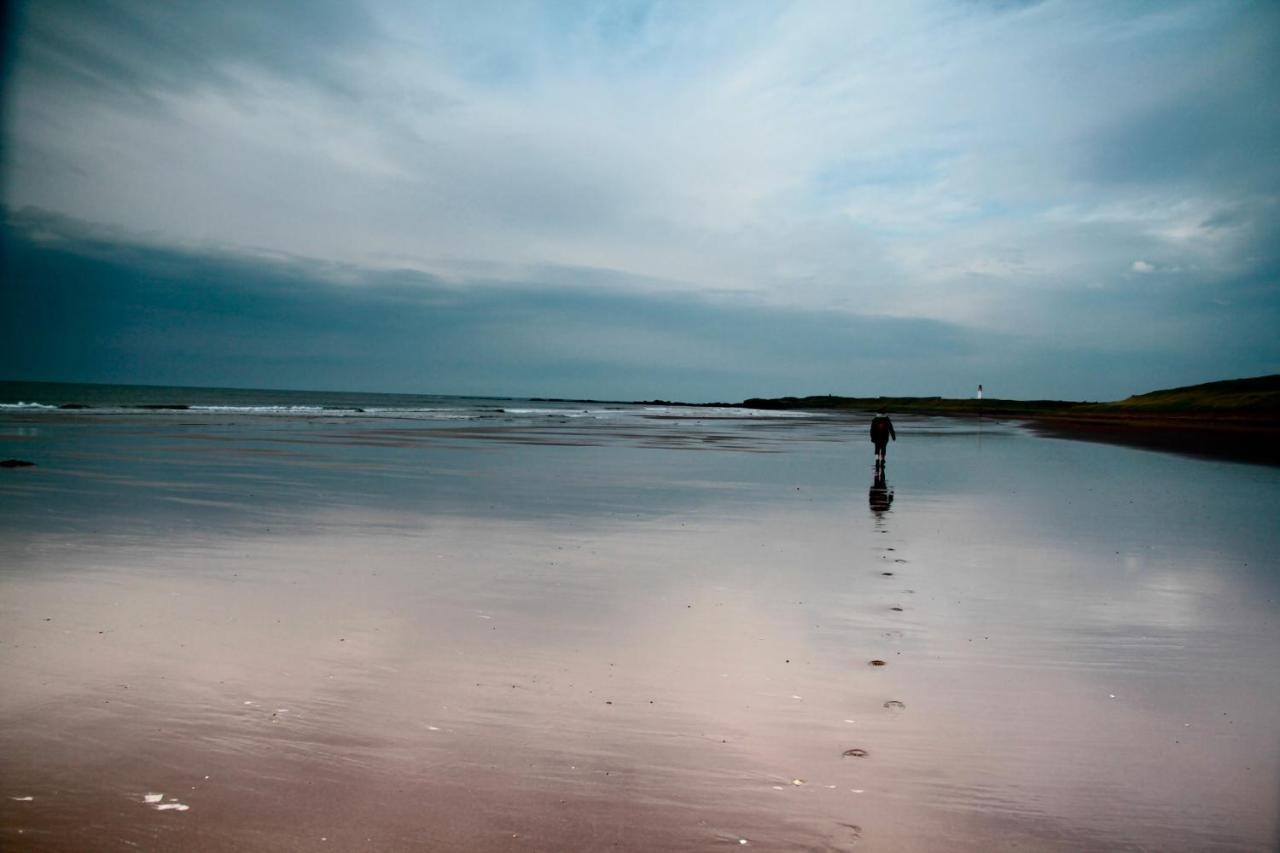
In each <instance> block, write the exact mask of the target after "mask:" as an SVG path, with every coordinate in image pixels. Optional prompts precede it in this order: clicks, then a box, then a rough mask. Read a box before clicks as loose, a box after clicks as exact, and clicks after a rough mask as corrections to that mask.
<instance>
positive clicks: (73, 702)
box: [0, 419, 1280, 850]
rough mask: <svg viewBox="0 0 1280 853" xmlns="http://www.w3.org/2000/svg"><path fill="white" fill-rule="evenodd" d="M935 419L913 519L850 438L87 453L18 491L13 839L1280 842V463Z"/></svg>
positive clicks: (903, 475) (12, 599) (163, 444)
mask: <svg viewBox="0 0 1280 853" xmlns="http://www.w3.org/2000/svg"><path fill="white" fill-rule="evenodd" d="M927 425H928V427H929V432H928V433H926V432H924V431H923V430H921V431H918V432H915V431H913V428H912V423H911V421H910V420H909V419H904V421H903V423H902V424H901V425H900V426H899V437H900V440H899V441H898V442H897V443H896V444H894V445H892V446H891V447H890V455H889V464H888V472H887V473H888V476H887V484H886V485H887V486H889V487H892V488H893V490H894V495H895V498H894V502H893V504H892V507H891V508H890V509H888V510H887V511H880V512H876V511H874V510H873V509H872V508H871V507H869V505H868V502H867V497H868V491H867V490H868V487H869V486H870V485H872V476H871V466H870V456H871V453H870V445H869V443H867V442H866V441H865V438H864V435H863V432H864V430H863V429H861V428H856V429H855V428H854V426H852V425H851V426H850V427H849V433H850V441H849V443H846V444H841V443H834V442H832V441H831V440H830V439H831V437H832V435H833V433H832V431H831V430H832V428H831V427H830V426H829V425H822V426H815V427H814V428H813V429H814V432H813V434H809V433H808V432H807V429H808V428H807V427H806V426H805V425H804V424H792V425H789V426H786V427H774V429H786V430H789V432H788V433H786V434H787V435H789V436H790V442H789V444H787V446H786V448H785V449H784V450H783V451H782V452H778V453H769V454H758V453H735V452H689V451H687V450H677V449H660V448H654V447H651V446H646V445H645V444H644V442H639V441H637V440H636V439H634V438H623V439H619V438H618V437H617V436H602V438H601V441H602V445H603V446H599V447H573V446H561V445H557V444H538V443H534V444H528V443H521V444H519V445H511V444H503V443H494V442H492V441H485V442H475V443H468V442H467V441H466V439H465V438H463V439H459V440H460V441H462V442H463V446H462V447H456V446H443V447H442V446H439V445H437V444H434V443H428V444H414V445H412V446H411V447H409V448H405V447H402V446H394V447H377V448H369V447H356V448H353V447H348V446H347V445H345V444H343V443H341V442H337V441H334V440H333V436H332V435H331V434H329V433H328V432H327V430H326V428H324V427H321V428H317V427H315V426H314V425H310V426H306V427H299V428H297V429H295V430H293V431H292V432H290V433H288V435H289V437H290V439H296V443H297V445H298V448H291V449H290V450H289V455H286V456H285V457H283V461H277V458H276V457H273V456H263V455H262V454H259V453H253V452H249V453H244V452H241V451H253V450H256V449H260V448H261V447H262V446H263V444H264V441H266V440H268V439H270V440H272V441H274V439H277V438H280V437H281V435H280V434H279V433H274V432H273V433H272V434H270V435H267V436H264V435H263V434H262V433H261V432H257V431H255V429H254V428H253V427H252V426H248V425H246V426H241V427H237V428H235V429H228V430H225V431H224V432H223V434H222V440H221V441H220V443H221V444H223V445H225V446H226V447H227V448H228V452H227V453H220V454H216V458H215V459H213V460H210V459H209V458H203V459H201V458H199V457H198V454H195V453H193V451H192V450H191V449H190V448H191V446H192V443H191V442H188V441H185V440H181V439H182V437H181V435H180V434H179V435H177V436H176V437H177V438H178V439H179V440H177V441H174V440H173V439H174V438H175V436H174V435H172V434H166V435H164V436H163V437H162V436H157V435H155V434H154V432H148V431H147V430H144V429H136V430H134V431H130V430H125V431H123V432H120V433H106V432H101V431H94V429H81V430H80V431H76V430H73V429H69V428H68V429H67V431H65V432H62V433H61V434H60V435H59V436H55V437H53V438H50V439H48V440H47V441H46V443H45V444H44V445H43V447H37V449H41V450H43V451H44V452H45V453H46V456H45V457H43V458H45V459H46V460H48V461H47V463H46V464H42V467H41V468H39V469H36V470H35V471H34V472H30V473H37V474H38V475H39V476H40V477H41V478H43V479H35V478H30V479H28V480H27V481H26V482H25V483H21V482H20V481H18V480H16V478H8V482H6V483H5V485H4V487H3V490H0V502H3V507H4V509H5V510H6V513H5V517H6V518H7V519H8V521H6V522H3V523H2V525H3V528H4V538H3V545H2V546H0V547H3V551H4V555H5V558H4V560H3V562H4V564H5V568H4V570H3V574H2V575H0V591H2V593H3V594H2V595H0V608H3V611H2V613H0V616H2V617H3V618H0V626H2V627H0V641H2V645H0V677H3V678H4V683H5V684H6V690H5V691H4V693H3V695H0V719H3V721H4V725H3V727H0V731H2V732H3V734H0V755H3V756H4V758H3V759H0V777H3V778H4V779H5V780H6V785H7V786H9V787H11V788H12V789H13V790H6V791H4V792H0V793H4V794H6V795H10V794H12V795H32V796H33V797H34V798H35V799H34V800H33V801H32V802H17V801H11V800H8V799H5V800H4V801H2V802H0V818H2V819H3V826H4V833H5V835H4V837H5V840H6V845H7V846H8V845H9V844H10V843H15V844H22V843H34V842H29V841H23V840H22V839H23V838H30V837H38V838H39V845H40V846H42V847H43V848H47V849H76V848H77V847H83V846H84V844H85V843H88V842H89V841H90V840H91V839H90V837H89V836H88V835H85V834H84V833H85V832H88V831H89V830H86V829H85V828H84V827H86V826H89V825H92V826H94V827H96V829H95V830H93V831H94V832H108V833H111V834H112V835H111V837H118V838H121V839H128V840H131V841H133V842H134V843H139V844H142V845H143V846H146V847H150V848H152V849H211V850H219V849H232V848H234V847H236V846H237V845H239V846H241V847H243V846H245V845H249V846H255V845H257V846H262V845H267V846H271V847H272V848H274V849H302V848H304V847H305V848H308V849H310V848H311V847H312V846H313V845H314V843H315V841H316V838H318V837H319V836H321V835H323V836H325V837H327V838H329V839H330V841H331V843H335V844H338V845H340V846H341V847H342V848H343V849H346V848H349V847H353V846H357V845H360V844H364V845H365V846H367V845H368V843H369V842H366V839H373V841H372V843H373V844H374V846H376V847H379V848H380V849H397V848H403V847H412V846H414V845H426V846H431V845H433V844H434V845H435V846H443V847H455V848H460V847H470V848H472V849H501V848H506V847H508V846H513V845H514V844H515V842H514V841H513V839H512V836H513V835H519V836H520V838H521V839H522V844H523V846H525V847H531V848H533V849H548V850H549V849H566V848H574V847H577V848H598V847H600V846H606V845H611V844H614V843H615V842H616V843H618V845H619V846H620V847H622V848H624V849H654V848H656V847H665V848H673V849H705V848H706V847H707V846H710V845H714V844H717V843H734V844H736V843H737V839H739V838H744V837H745V838H748V839H750V840H751V841H752V843H754V844H757V845H762V846H766V847H774V846H776V847H806V848H811V849H828V848H829V849H845V848H847V847H848V845H849V844H850V843H851V842H853V841H854V840H858V843H859V844H860V845H861V846H863V847H866V848H869V849H893V850H897V849H939V848H940V847H946V848H947V849H971V850H982V849H991V848H992V847H993V846H1000V845H1004V846H1009V845H1012V844H1014V843H1018V844H1021V845H1023V846H1024V847H1032V848H1036V849H1064V850H1066V849H1073V850H1074V849H1081V848H1090V847H1123V846H1126V845H1134V846H1145V847H1151V848H1157V849H1166V850H1167V849H1185V850H1200V849H1212V848H1222V849H1250V848H1253V849H1256V848H1258V847H1264V846H1266V845H1267V844H1269V843H1271V842H1272V840H1273V839H1274V837H1275V831H1276V830H1275V821H1276V794H1277V779H1280V760H1278V754H1277V743H1276V741H1275V738H1274V733H1275V732H1276V731H1277V730H1280V703H1278V702H1277V701H1276V700H1277V699H1278V698H1280V676H1277V673H1276V671H1275V668H1274V666H1273V664H1272V658H1273V656H1274V653H1275V650H1276V649H1277V648H1280V616H1278V615H1277V611H1276V607H1275V599H1276V596H1277V592H1278V588H1280V581H1278V579H1277V572H1276V564H1275V558H1274V554H1275V553H1277V545H1280V542H1277V536H1278V534H1277V531H1276V530H1275V529H1274V525H1272V524H1271V523H1270V522H1269V521H1268V519H1269V518H1271V517H1273V516H1274V509H1275V507H1276V506H1277V496H1280V480H1278V478H1277V475H1276V473H1275V470H1274V469H1266V468H1259V467H1251V466H1237V465H1231V464H1224V463H1210V462H1204V461H1199V460H1189V459H1181V458H1176V457H1170V456H1164V455H1160V454H1154V453H1144V452H1140V451H1133V450H1127V449H1123V448H1111V447H1102V446H1098V445H1090V444H1079V443H1073V442H1065V441H1057V440H1051V439H1041V438H1036V437H1032V436H1028V435H1025V434H1022V433H1020V432H1017V431H1010V430H1007V429H1006V430H997V431H996V432H995V433H994V434H992V433H990V432H988V433H985V434H984V435H983V436H982V441H981V444H979V440H978V436H977V435H975V434H974V433H973V431H971V430H968V429H957V430H955V431H954V432H953V433H948V432H947V431H946V430H945V429H942V430H939V429H938V428H937V427H938V426H939V424H938V423H937V422H933V421H930V422H928V424H927ZM942 425H943V426H945V423H944V424H942ZM922 426H923V425H922ZM342 428H343V429H344V430H345V429H348V428H349V427H348V426H345V425H344V426H343V427H342ZM576 428H577V427H575V429H576ZM689 428H690V429H691V430H693V429H697V427H694V426H690V427H689ZM724 428H725V427H724V425H723V424H717V425H716V426H715V429H716V430H717V431H719V430H722V429H724ZM148 429H153V428H148ZM165 429H166V430H170V429H171V428H169V427H166V428H165ZM202 429H203V427H202ZM276 429H279V427H272V430H276ZM55 432H56V430H55ZM307 433H309V434H307ZM925 435H928V436H929V437H928V438H925ZM742 440H743V441H747V440H749V439H748V437H744V438H743V439H742ZM770 441H771V442H772V441H774V439H773V438H772V437H770ZM37 445H38V442H37ZM31 446H35V445H28V447H31ZM72 447H74V449H75V451H76V452H77V453H78V454H79V455H78V456H77V457H76V458H75V461H74V464H75V465H78V466H81V467H80V471H81V472H82V473H84V474H88V475H92V476H91V477H68V476H67V475H66V472H65V471H59V470H58V468H59V463H60V461H61V459H63V458H70V453H69V452H67V449H68V448H72ZM28 452H29V451H28ZM249 461H251V463H252V464H248V462H249ZM126 462H127V464H124V463H126ZM160 471H167V472H168V474H166V475H165V476H159V474H158V472H160ZM175 471H176V472H182V473H178V474H175V473H173V472H175ZM244 475H251V476H249V477H245V476H244ZM85 484H88V485H85ZM31 486H35V487H37V488H34V489H30V487H31ZM40 487H52V489H53V491H40V490H39V489H40ZM86 492H87V493H89V494H91V495H92V499H90V498H89V497H88V496H87V495H86ZM174 498H192V499H195V500H211V501H212V502H213V504H214V505H213V506H210V505H205V504H192V503H189V502H179V503H175V502H174V500H173V499H174ZM162 507H167V509H161V508H162ZM72 516H74V523H73V524H72V525H70V526H68V527H66V528H63V527H62V526H61V521H62V520H64V519H69V518H71V517H72ZM49 519H53V521H52V522H51V521H50V520H49ZM885 572H891V574H888V575H886V574H885ZM895 607H900V608H901V610H894V609H893V608H895ZM46 620H50V621H46ZM99 632H101V633H99ZM873 658H876V659H883V660H885V661H886V664H887V665H886V666H884V667H871V666H869V665H868V661H870V660H871V659H873ZM891 700H892V701H897V702H901V703H903V705H904V707H903V708H900V709H899V708H896V707H893V706H891V707H885V703H886V702H890V701H891ZM246 702H248V703H252V704H245V703H246ZM279 709H287V712H286V713H284V714H281V713H279ZM850 721H852V722H850ZM850 748H861V749H866V750H867V751H868V755H867V756H866V757H864V758H849V757H844V756H843V755H842V753H843V752H844V751H845V750H848V749H850ZM206 775H208V776H210V777H211V778H210V779H209V780H208V781H206V780H204V778H203V777H204V776H206ZM797 781H799V782H801V783H802V784H795V783H796V782H797ZM149 791H165V792H173V793H175V794H180V798H181V801H182V803H184V804H189V805H190V811H188V812H185V813H182V814H173V813H166V814H165V815H163V816H161V815H157V814H155V813H152V812H149V811H148V810H147V809H145V808H143V807H142V806H139V807H138V808H137V809H130V808H127V807H125V806H122V805H121V804H122V803H125V802H126V800H127V798H128V797H129V796H131V794H130V792H135V793H136V792H149ZM138 797H141V793H139V794H138ZM139 802H141V801H140V800H139ZM55 804H56V808H55ZM335 815H342V816H343V817H342V819H341V820H335ZM162 818H163V819H162ZM854 826H856V827H857V829H856V830H854V829H852V828H851V827H854ZM19 828H22V829H25V830H26V831H27V832H29V833H32V834H33V836H27V835H26V833H24V836H23V837H21V838H20V837H19V836H17V835H16V834H15V833H16V831H17V829H19ZM313 836H315V837H313Z"/></svg>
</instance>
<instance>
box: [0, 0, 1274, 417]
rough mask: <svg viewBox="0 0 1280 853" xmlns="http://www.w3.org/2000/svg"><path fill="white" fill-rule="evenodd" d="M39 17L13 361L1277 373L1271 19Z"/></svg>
mask: <svg viewBox="0 0 1280 853" xmlns="http://www.w3.org/2000/svg"><path fill="white" fill-rule="evenodd" d="M13 14H14V20H13V21H11V25H10V27H9V32H10V39H11V42H10V45H9V49H8V50H7V51H6V55H5V60H6V64H5V72H4V74H5V76H4V80H5V84H6V89H5V93H6V97H5V115H4V119H5V125H4V145H3V149H4V158H5V159H4V167H3V168H4V183H3V201H4V205H5V207H6V208H7V209H8V215H7V217H6V219H7V221H6V225H5V229H4V240H5V251H4V258H3V264H4V269H3V272H4V277H5V284H4V288H5V291H6V295H5V302H4V306H3V307H4V309H5V314H6V315H7V316H6V319H5V325H8V326H10V327H11V336H10V341H9V343H8V344H7V345H6V346H4V347H3V348H0V356H2V357H3V359H4V361H3V363H0V375H7V376H10V377H12V378H44V379H69V380H91V381H92V380H99V381H136V382H160V383H167V382H174V383H178V382H182V383H213V384H237V385H268V386H291V387H307V386H311V387H342V388H356V389H359V388H370V389H373V388H380V389H383V390H406V391H425V392H433V391H435V392H454V393H511V394H522V393H531V394H554V395H566V396H569V395H585V396H593V397H630V396H646V397H647V396H668V397H675V396H681V397H686V398H695V399H725V398H740V397H743V396H748V395H754V394H782V393H811V392H812V393H828V392H831V393H848V394H878V393H904V394H935V393H936V394H945V395H949V396H963V395H966V394H969V393H971V392H972V389H973V387H974V386H976V384H977V383H978V382H984V383H985V384H987V385H988V387H989V388H991V389H992V391H994V392H995V393H996V394H998V395H1000V396H1022V397H1075V398H1089V399H1107V398H1114V397H1120V396H1124V395H1126V394H1128V393H1133V392H1140V391H1143V390H1149V389H1151V388H1155V387H1162V386H1163V387H1167V386H1169V385H1177V384H1186V383H1191V382H1198V381H1207V380H1211V379H1218V378H1227V377H1230V376H1239V375H1254V374H1260V373H1272V372H1280V343H1278V339H1280V336H1278V335H1277V334H1276V330H1277V329H1280V285H1278V281H1280V203H1278V200H1280V158H1278V157H1277V156H1276V153H1277V150H1278V146H1277V142H1278V141H1280V133H1277V131H1280V98H1277V96H1276V92H1280V6H1277V5H1276V4H1273V3H1256V4H1251V3H1244V2H1240V3H1227V2H1224V3H1177V2H1161V3H1115V2H1106V3H1096V4H1094V3H1088V2H1075V1H1074V0H1073V2H1061V3H1054V2H1045V3H1038V4H1037V3H1015V2H963V3H962V2H922V3H867V4H857V3H849V2H839V3H832V4H823V3H816V2H814V3H776V4H775V3H739V2H732V3H721V4H710V3H671V4H666V3H629V2H612V3H565V2H557V3H547V4H533V3H530V4H520V3H514V2H502V3H492V4H484V3H468V4H461V3H448V4H445V3H441V4H431V5H426V6H424V4H420V3H407V2H406V3H396V2H380V3H370V4H367V5H360V4H358V3H348V2H333V3H323V2H297V3H285V2H275V3H265V4H263V3H257V2H243V3H237V2H230V3H218V4H187V3H177V4H167V3H148V2H130V1H129V0H119V2H113V3H103V4H83V3H79V2H69V1H68V2H60V1H59V0H42V2H39V3H30V4H27V5H20V6H19V7H18V8H17V10H16V12H14V13H13ZM126 308H127V309H128V310H126ZM24 312H25V313H24ZM37 319H38V320H39V324H38V325H37V324H36V323H35V321H36V320H37ZM126 330H127V331H128V333H127V334H126V333H125V332H126Z"/></svg>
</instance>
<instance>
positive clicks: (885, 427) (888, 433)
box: [871, 412, 898, 468]
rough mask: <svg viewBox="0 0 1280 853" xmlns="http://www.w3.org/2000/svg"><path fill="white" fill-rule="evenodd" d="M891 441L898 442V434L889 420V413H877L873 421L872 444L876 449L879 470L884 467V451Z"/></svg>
mask: <svg viewBox="0 0 1280 853" xmlns="http://www.w3.org/2000/svg"><path fill="white" fill-rule="evenodd" d="M890 439H893V440H894V441H897V440H898V434H897V433H895V432H894V431H893V421H891V420H889V413H888V412H877V413H876V416H875V417H874V418H872V419H871V443H872V444H874V445H875V447H876V467H877V468H883V467H884V451H885V447H886V446H888V444H889V440H890Z"/></svg>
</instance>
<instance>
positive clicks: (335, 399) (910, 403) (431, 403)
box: [0, 374, 1280, 465]
mask: <svg viewBox="0 0 1280 853" xmlns="http://www.w3.org/2000/svg"><path fill="white" fill-rule="evenodd" d="M122 393H125V394H126V396H127V397H128V402H127V405H126V408H129V409H133V410H136V411H173V412H180V411H187V410H189V409H209V408H214V409H232V408H235V409H245V410H251V409H252V410H264V411H265V410H270V411H273V412H286V413H288V412H292V413H299V414H301V413H307V412H316V413H321V414H330V413H335V412H356V413H361V412H365V411H371V412H377V411H379V410H381V409H382V407H383V406H391V407H402V406H405V405H411V406H412V405H416V406H428V407H435V406H437V405H439V404H441V403H449V402H451V401H458V400H469V401H472V402H474V403H481V404H484V403H488V404H493V403H496V402H499V401H503V400H507V399H511V400H524V401H527V402H531V403H548V404H553V405H565V404H578V405H584V404H585V405H592V406H606V407H607V406H661V407H668V406H671V407H676V406H679V407H691V408H704V409H711V408H715V409H735V408H736V409H755V410H766V411H799V412H826V413H830V412H846V413H849V414H851V415H854V414H863V413H869V412H873V411H877V410H887V411H889V412H891V413H893V414H912V415H926V416H928V415H938V416H945V417H958V418H975V419H982V418H999V419H1003V420H1014V421H1020V422H1022V423H1024V424H1025V425H1027V426H1028V427H1030V428H1031V429H1034V430H1035V431H1036V432H1038V433H1040V434H1042V435H1047V436H1053V437H1058V438H1071V439H1078V440H1083V441H1099V442H1106V443H1111V444H1122V445H1128V446H1133V447H1142V448H1148V449H1153V450H1166V451H1172V452H1176V453H1185V454H1190V455H1196V456H1205V457H1212V458H1221V459H1232V460H1237V461H1244V462H1252V463H1260V464H1266V465H1280V374H1273V375H1269V376H1259V377H1253V378H1249V379H1231V380H1225V381H1220V382H1209V383H1205V384H1201V385H1192V386H1187V387H1182V388H1170V389H1164V390H1160V391H1151V392H1148V393H1145V394H1138V395H1135V396H1131V397H1128V398H1126V399H1124V400H1119V401H1115V402H1080V401H1072V400H1008V399H998V398H996V399H993V398H987V399H983V400H978V399H975V398H969V399H955V398H947V397H841V396H836V395H829V394H827V395H814V396H806V397H769V398H765V397H751V398H748V399H746V400H743V401H741V402H736V403H733V402H714V403H706V402H703V403H690V402H683V401H677V400H667V399H649V400H600V399H583V398H566V397H527V398H497V397H454V396H436V395H421V394H403V393H400V394H377V393H372V394H362V393H358V392H337V391H300V390H272V389H235V388H195V387H180V388H179V387H164V386H144V385H87V384H79V383H32V382H22V381H0V404H3V405H5V406H6V407H7V408H14V409H16V410H18V411H22V410H23V409H25V408H30V409H31V410H36V409H64V410H94V409H99V408H103V407H106V408H113V407H116V406H120V405H121V404H122V402H123V401H122V400H120V399H118V398H119V397H120V395H121V394H122ZM36 395H40V396H36ZM207 397H208V398H210V399H206V398H207ZM209 404H214V405H212V406H210V405H209ZM494 411H501V409H498V408H495V409H494Z"/></svg>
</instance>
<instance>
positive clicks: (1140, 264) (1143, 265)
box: [1133, 261, 1156, 274]
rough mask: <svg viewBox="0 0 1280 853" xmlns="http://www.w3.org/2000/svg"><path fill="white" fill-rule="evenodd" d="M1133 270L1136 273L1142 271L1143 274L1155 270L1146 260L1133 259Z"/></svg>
mask: <svg viewBox="0 0 1280 853" xmlns="http://www.w3.org/2000/svg"><path fill="white" fill-rule="evenodd" d="M1133 271H1134V272H1137V273H1144V274H1145V273H1153V272H1155V271H1156V268H1155V267H1153V266H1152V265H1151V264H1149V263H1147V262H1146V261H1134V262H1133Z"/></svg>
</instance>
